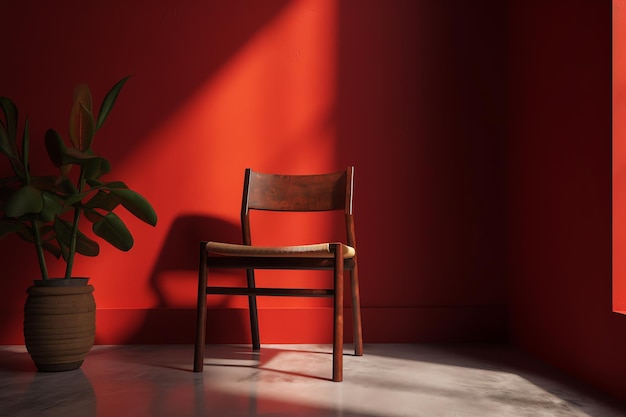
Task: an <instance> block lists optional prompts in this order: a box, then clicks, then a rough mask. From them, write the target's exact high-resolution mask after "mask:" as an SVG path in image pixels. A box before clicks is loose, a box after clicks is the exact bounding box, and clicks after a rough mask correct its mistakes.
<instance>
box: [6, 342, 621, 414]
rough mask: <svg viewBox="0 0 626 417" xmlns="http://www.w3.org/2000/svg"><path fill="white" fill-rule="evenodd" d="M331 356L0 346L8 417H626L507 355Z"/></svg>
mask: <svg viewBox="0 0 626 417" xmlns="http://www.w3.org/2000/svg"><path fill="white" fill-rule="evenodd" d="M331 349H332V348H331V346H330V345H272V346H270V345H266V346H264V347H263V348H262V350H261V353H254V352H252V351H251V350H250V348H249V347H248V346H226V345H209V346H207V349H206V356H205V367H204V369H205V371H204V372H203V373H194V372H192V360H193V347H192V346H186V345H185V346H183V345H180V346H162V345H161V346H156V345H155V346H96V347H95V348H94V349H93V350H92V352H90V354H89V356H88V357H87V359H86V361H85V363H84V364H83V367H82V368H81V369H79V370H75V371H69V372H60V373H39V372H36V370H35V368H34V366H32V364H30V358H29V357H28V354H27V353H26V352H25V350H24V348H23V347H15V346H13V347H10V346H9V347H0V416H11V417H14V416H18V417H31V416H33V417H34V416H63V417H74V416H80V417H85V416H87V417H89V416H100V417H108V416H132V417H144V416H146V417H147V416H150V417H169V416H176V417H185V416H219V417H237V416H265V417H270V416H271V417H276V416H285V417H286V416H289V417H299V416H305V417H308V416H311V417H313V416H315V417H416V416H428V417H438V416H442V417H450V416H455V417H462V416H467V417H472V416H481V417H482V416H498V417H507V416H508V417H513V416H514V417H518V416H522V415H529V416H531V415H532V416H533V417H542V416H545V417H547V416H550V417H554V416H556V417H560V416H576V417H585V416H592V417H595V416H602V417H611V416H615V417H619V416H626V414H625V413H624V411H622V410H625V409H626V407H624V405H623V404H617V403H614V402H613V401H611V400H609V399H607V398H603V397H602V396H599V395H596V394H597V393H594V392H592V391H589V390H581V389H580V387H579V386H572V385H568V384H567V383H566V380H565V379H564V378H563V377H562V376H559V375H558V374H555V373H554V371H553V370H549V369H548V368H545V367H542V366H541V365H538V364H536V363H534V362H532V361H530V360H529V359H528V358H527V357H525V356H523V354H521V353H520V352H516V351H513V350H511V349H509V348H506V347H493V346H479V347H464V346H452V347H450V346H434V345H384V344H382V345H367V346H366V354H365V356H362V357H356V356H353V355H351V354H350V348H349V347H348V346H347V347H346V356H345V358H344V382H342V383H334V382H331V381H329V380H328V379H329V378H330V373H331V369H332V366H331V363H332V354H331Z"/></svg>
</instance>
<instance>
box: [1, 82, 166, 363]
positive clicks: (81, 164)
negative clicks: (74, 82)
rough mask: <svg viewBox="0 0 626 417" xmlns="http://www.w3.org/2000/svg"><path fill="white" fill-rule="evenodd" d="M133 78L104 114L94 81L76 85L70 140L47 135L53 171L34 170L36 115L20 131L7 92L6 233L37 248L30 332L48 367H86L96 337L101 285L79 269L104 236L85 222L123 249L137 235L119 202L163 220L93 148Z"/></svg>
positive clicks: (110, 97)
mask: <svg viewBox="0 0 626 417" xmlns="http://www.w3.org/2000/svg"><path fill="white" fill-rule="evenodd" d="M127 80H128V77H126V78H124V79H122V80H120V81H119V82H117V83H116V84H115V85H114V86H113V87H112V88H111V90H110V91H109V92H108V93H107V94H106V96H105V97H104V100H103V101H102V104H101V106H100V110H99V112H98V114H97V116H96V114H95V113H94V111H93V100H92V97H91V91H90V90H89V87H87V86H86V85H81V86H78V87H77V88H76V90H75V92H74V101H73V105H72V108H71V112H70V123H69V139H70V140H69V144H68V143H66V141H64V140H63V138H62V137H61V135H60V134H59V133H58V132H57V131H56V130H54V129H48V131H47V132H46V134H45V147H46V150H47V152H48V156H49V158H50V161H51V162H52V164H53V165H54V170H55V173H54V174H49V175H35V173H34V172H36V171H39V170H40V169H41V167H40V166H37V164H32V165H33V168H38V169H33V172H31V159H30V151H31V146H30V145H31V144H30V131H29V121H28V119H26V121H25V123H24V128H23V133H22V134H19V133H18V132H19V123H18V120H19V117H18V116H19V115H18V109H17V107H16V106H15V104H14V103H13V101H12V100H11V99H9V98H7V97H0V110H1V112H2V115H3V118H0V152H1V153H2V154H4V155H5V156H6V158H7V160H8V162H9V164H10V166H11V168H12V170H13V175H10V176H8V177H5V178H1V179H0V213H1V214H2V216H1V217H0V238H1V237H4V236H6V235H9V234H17V235H18V236H19V237H20V238H22V239H24V240H25V241H26V242H29V243H31V244H33V245H34V248H35V251H34V252H35V253H36V255H37V256H36V258H37V260H38V265H39V269H40V274H41V279H40V280H35V282H34V285H33V286H31V287H29V288H28V294H29V295H28V298H27V299H26V304H25V307H24V338H25V342H26V347H27V349H28V352H29V353H30V355H31V357H32V358H33V361H34V362H35V365H36V366H37V368H38V369H39V370H40V371H66V370H71V369H76V368H78V367H80V365H81V364H82V362H83V360H84V358H85V356H86V355H87V353H88V352H89V350H91V347H92V345H93V343H94V338H95V309H96V305H95V300H94V297H93V294H92V292H93V286H91V285H89V284H88V283H87V281H88V279H89V278H85V277H76V276H75V275H74V274H73V267H74V259H75V256H76V254H81V255H84V256H88V257H95V256H97V255H98V254H99V253H100V246H99V244H98V242H96V241H95V240H93V239H92V238H91V237H89V236H87V235H86V234H85V233H84V232H83V230H85V224H88V225H90V226H91V230H92V231H93V233H94V235H95V236H97V237H99V238H101V239H103V240H105V241H106V242H108V243H110V244H111V245H113V246H114V247H115V248H117V249H119V250H122V251H128V250H130V249H131V248H132V247H133V245H134V240H133V237H132V235H131V233H130V231H129V230H128V228H127V227H126V225H125V224H124V222H123V221H122V219H121V218H120V217H119V216H118V215H117V214H116V213H115V212H114V211H116V209H118V208H121V207H123V208H125V209H126V210H127V211H128V212H130V213H131V214H133V215H134V216H136V217H137V218H138V219H140V220H142V221H144V222H146V223H148V224H150V225H152V226H156V222H157V216H156V212H155V211H154V209H153V208H152V206H151V205H150V203H149V202H148V201H147V200H146V199H145V198H143V197H142V196H141V195H140V194H139V193H137V192H136V191H133V190H131V189H130V188H129V187H128V186H127V185H126V184H125V183H124V182H122V181H117V180H115V181H109V180H105V179H104V177H105V175H106V174H108V173H109V172H110V171H111V165H110V163H109V161H108V160H107V159H105V158H104V157H101V156H98V155H96V154H95V152H94V151H93V148H92V145H93V142H94V138H95V134H96V132H97V131H98V130H99V129H100V128H101V127H102V125H103V124H104V122H105V120H106V119H107V117H108V115H109V112H110V111H111V109H112V108H113V105H114V104H115V101H116V99H117V96H118V94H119V93H120V91H121V89H122V87H123V86H124V84H125V83H126V81H127ZM20 139H21V140H20ZM72 168H74V169H72ZM81 229H82V230H81ZM44 251H46V252H49V253H50V254H52V255H54V256H55V257H56V258H57V259H60V258H62V259H63V261H64V262H65V265H66V267H65V276H64V278H57V279H50V277H49V275H48V266H47V262H46V258H45V256H44Z"/></svg>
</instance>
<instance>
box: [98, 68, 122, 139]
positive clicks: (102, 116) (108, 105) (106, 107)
mask: <svg viewBox="0 0 626 417" xmlns="http://www.w3.org/2000/svg"><path fill="white" fill-rule="evenodd" d="M129 78H130V76H127V77H124V78H122V79H121V80H120V81H118V82H117V83H116V84H115V85H114V86H113V87H112V88H111V90H110V91H109V92H108V93H107V95H106V96H105V97H104V100H103V101H102V105H101V106H100V112H99V113H98V122H97V123H96V130H98V129H100V128H101V127H102V125H103V124H104V121H105V120H106V118H107V117H108V115H109V112H110V111H111V109H112V108H113V105H114V104H115V100H116V99H117V96H118V94H119V93H120V90H121V89H122V87H123V86H124V84H125V83H126V81H128V79H129Z"/></svg>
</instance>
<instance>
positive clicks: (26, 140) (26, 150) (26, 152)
mask: <svg viewBox="0 0 626 417" xmlns="http://www.w3.org/2000/svg"><path fill="white" fill-rule="evenodd" d="M29 157H30V129H29V127H28V119H26V124H25V125H24V134H23V135H22V166H24V176H25V179H26V181H25V182H26V184H30V166H29V162H28V158H29Z"/></svg>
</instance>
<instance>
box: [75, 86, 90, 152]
mask: <svg viewBox="0 0 626 417" xmlns="http://www.w3.org/2000/svg"><path fill="white" fill-rule="evenodd" d="M95 133H96V127H95V122H94V120H93V105H92V101H91V92H90V91H89V87H87V86H86V85H80V86H78V87H77V88H76V92H75V94H74V104H73V106H72V112H71V114H70V140H71V141H72V144H73V145H74V147H75V148H76V149H78V150H79V151H81V152H85V151H87V150H89V149H90V148H91V143H92V141H93V137H94V134H95Z"/></svg>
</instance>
